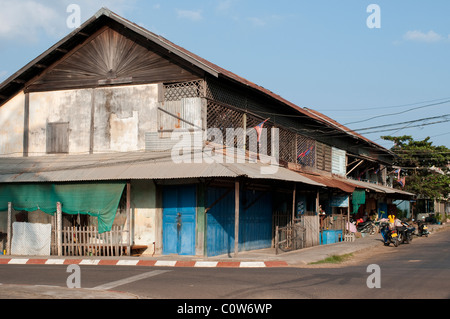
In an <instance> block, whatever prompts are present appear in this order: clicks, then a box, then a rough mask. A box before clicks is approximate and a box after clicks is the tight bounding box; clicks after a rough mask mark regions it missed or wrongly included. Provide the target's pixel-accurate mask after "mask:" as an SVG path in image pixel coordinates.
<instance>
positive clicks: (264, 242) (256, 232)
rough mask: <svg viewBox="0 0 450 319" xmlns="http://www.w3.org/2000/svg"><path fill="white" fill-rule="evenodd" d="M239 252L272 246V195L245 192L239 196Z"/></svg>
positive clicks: (250, 191)
mask: <svg viewBox="0 0 450 319" xmlns="http://www.w3.org/2000/svg"><path fill="white" fill-rule="evenodd" d="M240 198H241V201H240V214H239V251H247V250H255V249H262V248H269V247H271V245H272V235H273V234H272V194H271V193H270V192H263V191H254V190H245V191H242V192H241V195H240Z"/></svg>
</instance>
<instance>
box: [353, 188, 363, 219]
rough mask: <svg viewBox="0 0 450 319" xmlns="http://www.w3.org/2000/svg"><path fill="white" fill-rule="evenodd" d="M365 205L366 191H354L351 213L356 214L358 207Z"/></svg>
mask: <svg viewBox="0 0 450 319" xmlns="http://www.w3.org/2000/svg"><path fill="white" fill-rule="evenodd" d="M365 203H366V191H365V190H355V191H354V192H353V196H352V204H353V213H352V214H358V210H359V207H360V206H361V205H364V204H365Z"/></svg>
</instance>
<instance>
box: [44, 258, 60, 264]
mask: <svg viewBox="0 0 450 319" xmlns="http://www.w3.org/2000/svg"><path fill="white" fill-rule="evenodd" d="M45 264H46V265H62V264H64V259H48V260H47V261H46V262H45Z"/></svg>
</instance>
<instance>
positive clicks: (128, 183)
mask: <svg viewBox="0 0 450 319" xmlns="http://www.w3.org/2000/svg"><path fill="white" fill-rule="evenodd" d="M127 223H128V248H127V255H128V256H130V255H131V245H132V243H131V237H132V234H131V183H130V181H128V182H127Z"/></svg>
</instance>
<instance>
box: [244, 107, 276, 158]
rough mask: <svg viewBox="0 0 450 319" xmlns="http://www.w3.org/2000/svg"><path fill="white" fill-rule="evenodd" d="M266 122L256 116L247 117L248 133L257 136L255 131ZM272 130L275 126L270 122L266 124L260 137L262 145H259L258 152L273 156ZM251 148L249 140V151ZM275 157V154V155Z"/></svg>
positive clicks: (248, 140)
mask: <svg viewBox="0 0 450 319" xmlns="http://www.w3.org/2000/svg"><path fill="white" fill-rule="evenodd" d="M262 122H264V120H263V119H261V118H257V117H255V116H247V132H248V133H249V134H256V130H253V128H255V127H256V126H258V125H259V124H261V123H262ZM272 128H274V126H273V125H272V124H271V123H270V122H269V121H267V122H265V123H264V125H263V130H262V132H261V136H260V143H258V152H259V153H261V154H265V155H272ZM255 136H256V135H255ZM250 146H251V143H250V138H249V137H248V138H247V150H249V147H250ZM274 155H275V154H274Z"/></svg>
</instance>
